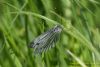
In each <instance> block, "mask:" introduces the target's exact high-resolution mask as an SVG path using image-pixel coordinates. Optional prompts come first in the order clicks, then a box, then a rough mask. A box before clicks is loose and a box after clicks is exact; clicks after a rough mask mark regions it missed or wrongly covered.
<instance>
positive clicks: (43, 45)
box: [30, 25, 62, 54]
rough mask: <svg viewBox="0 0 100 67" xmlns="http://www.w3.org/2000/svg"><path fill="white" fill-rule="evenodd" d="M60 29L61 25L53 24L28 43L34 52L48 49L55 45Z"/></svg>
mask: <svg viewBox="0 0 100 67" xmlns="http://www.w3.org/2000/svg"><path fill="white" fill-rule="evenodd" d="M61 31H62V27H61V25H55V26H54V27H53V28H51V29H49V30H48V31H46V32H44V33H43V34H41V35H40V36H38V37H37V38H35V39H34V40H33V41H32V42H31V43H30V47H31V48H34V53H35V54H37V53H42V52H43V51H47V50H48V49H50V48H52V47H54V46H55V44H56V42H57V41H58V40H59V37H60V34H61Z"/></svg>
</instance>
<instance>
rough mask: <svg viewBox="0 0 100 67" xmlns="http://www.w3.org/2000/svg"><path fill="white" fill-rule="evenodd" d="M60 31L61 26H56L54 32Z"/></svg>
mask: <svg viewBox="0 0 100 67" xmlns="http://www.w3.org/2000/svg"><path fill="white" fill-rule="evenodd" d="M61 31H62V27H61V25H56V26H55V27H54V32H61Z"/></svg>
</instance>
